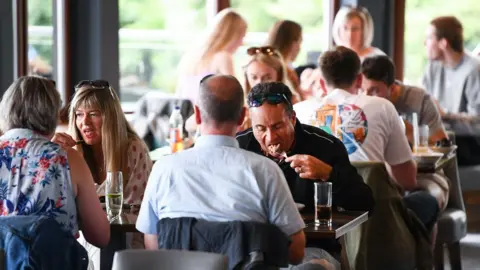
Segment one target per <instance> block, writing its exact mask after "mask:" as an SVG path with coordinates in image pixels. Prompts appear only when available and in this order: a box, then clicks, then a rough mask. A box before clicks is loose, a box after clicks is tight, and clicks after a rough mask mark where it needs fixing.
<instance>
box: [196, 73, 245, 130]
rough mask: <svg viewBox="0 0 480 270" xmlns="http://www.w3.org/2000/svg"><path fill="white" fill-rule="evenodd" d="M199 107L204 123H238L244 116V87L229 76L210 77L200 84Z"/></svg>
mask: <svg viewBox="0 0 480 270" xmlns="http://www.w3.org/2000/svg"><path fill="white" fill-rule="evenodd" d="M198 100H199V102H198V107H199V109H200V113H201V116H202V120H203V121H204V122H207V123H210V122H213V123H215V124H217V125H218V124H224V123H228V122H231V123H237V122H238V121H239V118H240V116H241V114H242V108H243V105H244V96H243V89H242V85H241V84H240V82H238V80H237V79H236V78H235V77H233V76H229V75H209V76H207V77H205V78H203V79H202V81H201V82H200V94H199V99H198Z"/></svg>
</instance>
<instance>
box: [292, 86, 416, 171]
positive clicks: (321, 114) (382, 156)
mask: <svg viewBox="0 0 480 270" xmlns="http://www.w3.org/2000/svg"><path fill="white" fill-rule="evenodd" d="M314 103H316V104H314ZM294 109H295V112H296V113H297V117H298V119H299V120H300V122H304V123H307V124H311V123H312V119H311V118H312V115H313V114H315V117H316V125H317V126H318V127H320V128H322V129H324V130H325V131H327V132H329V133H330V134H333V135H335V136H336V137H338V138H339V139H340V140H341V141H342V142H343V143H344V145H345V148H346V149H347V152H348V155H349V158H350V161H368V160H370V161H380V162H387V163H388V164H389V165H398V164H402V163H404V162H407V161H409V160H411V159H412V152H411V150H410V147H409V145H408V141H407V137H406V136H405V131H404V129H403V127H402V125H401V121H400V118H399V116H398V114H397V111H396V110H395V107H394V106H393V104H392V103H390V101H388V100H386V99H383V98H379V97H371V96H366V95H353V94H350V93H348V92H347V91H344V90H341V89H335V90H333V91H331V92H330V93H329V94H328V95H326V96H325V97H323V98H322V99H321V100H315V101H312V100H310V101H306V102H300V103H297V104H295V105H294Z"/></svg>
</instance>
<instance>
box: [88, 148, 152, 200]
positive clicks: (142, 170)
mask: <svg viewBox="0 0 480 270" xmlns="http://www.w3.org/2000/svg"><path fill="white" fill-rule="evenodd" d="M127 162H128V168H127V169H128V171H129V172H130V177H129V179H124V180H123V181H125V180H127V184H126V186H125V189H124V190H123V202H124V203H126V204H130V205H140V204H141V203H142V200H143V194H144V193H145V188H146V187H147V181H148V176H149V175H150V171H151V170H152V166H153V163H152V160H151V159H150V155H149V154H148V149H147V147H146V145H145V144H144V143H143V142H142V141H140V140H134V141H132V142H131V143H130V145H129V147H128V161H127ZM105 185H106V181H104V182H103V183H102V184H100V185H98V187H97V194H99V195H105Z"/></svg>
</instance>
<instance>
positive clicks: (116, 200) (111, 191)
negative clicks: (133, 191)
mask: <svg viewBox="0 0 480 270" xmlns="http://www.w3.org/2000/svg"><path fill="white" fill-rule="evenodd" d="M106 182H107V183H106V187H105V203H106V207H107V214H108V217H109V218H110V219H116V218H119V217H120V215H121V214H122V206H123V175H122V172H107V179H106Z"/></svg>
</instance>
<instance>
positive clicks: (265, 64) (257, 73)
mask: <svg viewBox="0 0 480 270" xmlns="http://www.w3.org/2000/svg"><path fill="white" fill-rule="evenodd" d="M247 54H248V55H249V56H250V57H249V60H248V62H247V64H246V65H245V66H244V67H243V70H244V84H243V85H244V91H245V97H247V96H248V93H250V90H251V89H252V87H254V86H255V85H257V84H259V83H265V82H283V83H284V84H286V85H287V86H288V87H289V88H290V91H292V103H293V104H295V103H297V102H299V101H300V95H299V94H298V93H297V92H296V91H295V90H294V88H293V87H292V86H291V83H290V82H289V81H288V78H287V71H286V66H285V63H284V62H283V58H282V55H281V54H280V52H279V51H278V50H276V49H275V48H273V47H271V46H265V47H251V48H248V49H247ZM250 126H251V124H250V118H249V117H248V111H247V115H246V116H245V120H244V122H243V125H242V126H240V127H239V129H238V131H239V132H240V131H243V130H245V129H247V128H249V127H250Z"/></svg>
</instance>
